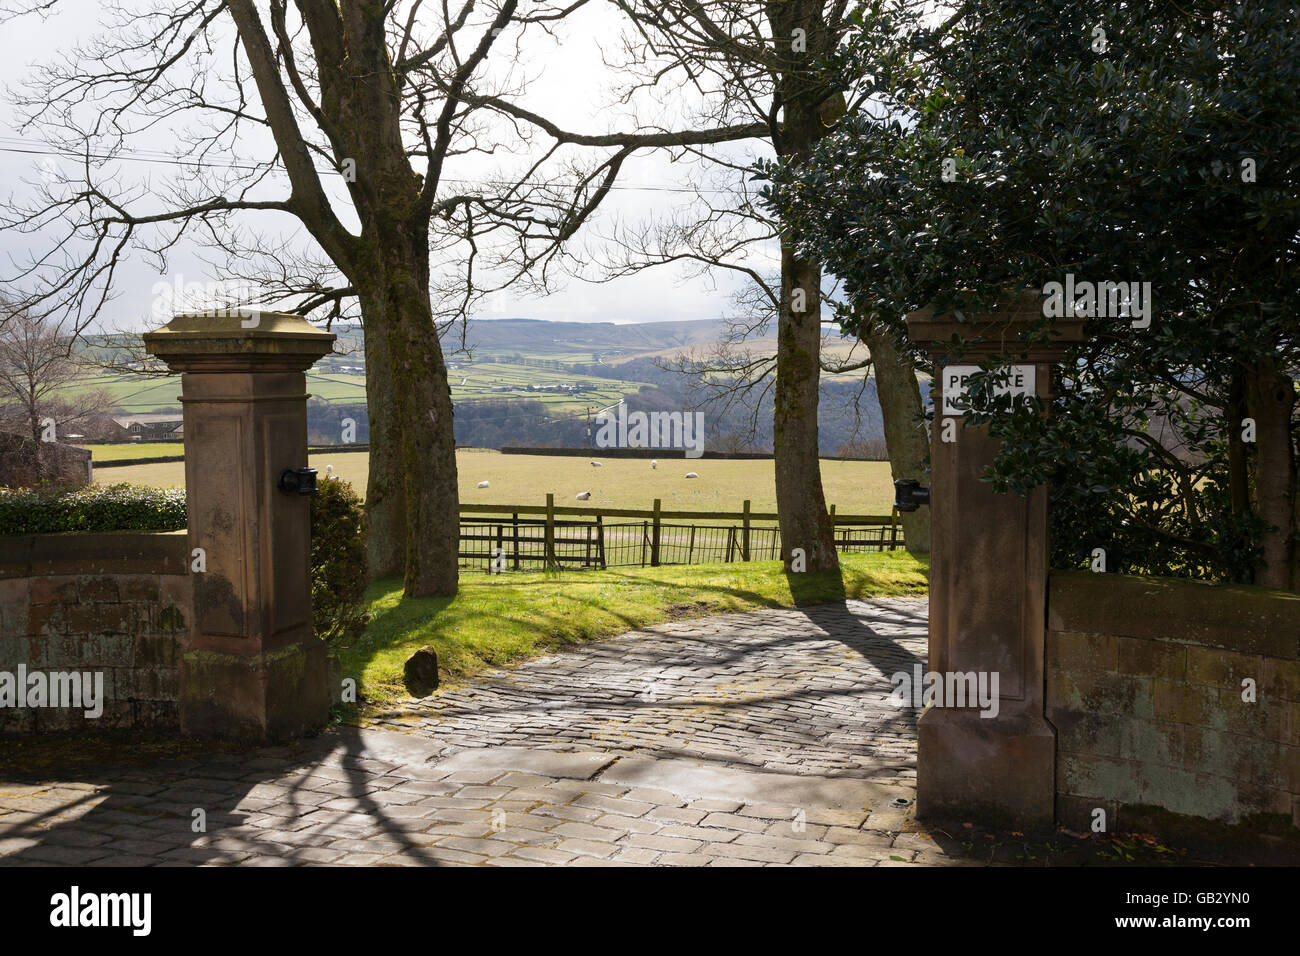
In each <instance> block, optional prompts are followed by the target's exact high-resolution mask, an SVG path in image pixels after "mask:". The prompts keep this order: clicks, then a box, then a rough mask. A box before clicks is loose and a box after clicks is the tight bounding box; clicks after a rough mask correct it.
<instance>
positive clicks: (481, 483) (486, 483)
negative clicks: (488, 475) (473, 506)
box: [478, 481, 491, 488]
mask: <svg viewBox="0 0 1300 956" xmlns="http://www.w3.org/2000/svg"><path fill="white" fill-rule="evenodd" d="M490 484H491V482H487V481H480V482H479V483H478V486H479V487H480V488H487V487H488V486H489V485H490Z"/></svg>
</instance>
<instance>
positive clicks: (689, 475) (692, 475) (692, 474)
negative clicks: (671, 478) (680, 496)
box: [686, 471, 700, 478]
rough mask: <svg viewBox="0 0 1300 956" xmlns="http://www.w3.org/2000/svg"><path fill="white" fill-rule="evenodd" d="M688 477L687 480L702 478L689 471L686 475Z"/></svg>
mask: <svg viewBox="0 0 1300 956" xmlns="http://www.w3.org/2000/svg"><path fill="white" fill-rule="evenodd" d="M686 477H687V478H698V477H700V476H699V475H698V474H697V473H695V472H693V471H688V472H687V473H686Z"/></svg>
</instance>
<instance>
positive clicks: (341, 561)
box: [311, 479, 369, 647]
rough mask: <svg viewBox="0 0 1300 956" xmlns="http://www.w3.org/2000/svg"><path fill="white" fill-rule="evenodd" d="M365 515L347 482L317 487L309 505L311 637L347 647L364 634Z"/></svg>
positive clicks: (327, 481) (321, 484)
mask: <svg viewBox="0 0 1300 956" xmlns="http://www.w3.org/2000/svg"><path fill="white" fill-rule="evenodd" d="M366 582H367V575H366V512H365V505H364V504H363V503H362V501H361V498H360V496H358V495H357V493H356V492H355V491H353V490H352V486H351V485H350V484H348V483H347V482H346V481H339V480H337V479H329V480H326V481H322V482H320V484H319V485H318V486H317V492H316V494H315V495H313V496H312V499H311V600H312V624H313V626H314V628H315V630H316V636H317V637H319V638H320V639H321V640H323V641H325V642H326V643H328V644H331V645H335V646H344V647H346V646H348V645H350V644H351V643H352V642H354V641H355V640H356V639H357V638H359V637H360V636H361V635H362V633H363V632H364V631H365V629H366V623H367V621H368V620H369V614H368V612H367V610H366V603H365V596H366Z"/></svg>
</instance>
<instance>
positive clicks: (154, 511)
mask: <svg viewBox="0 0 1300 956" xmlns="http://www.w3.org/2000/svg"><path fill="white" fill-rule="evenodd" d="M184 528H185V489H184V488H148V487H144V486H142V485H129V484H120V485H88V486H86V487H85V488H79V489H77V490H75V491H68V490H66V489H57V488H49V489H45V488H17V489H8V488H0V534H53V533H57V532H60V531H181V530H183V529H184Z"/></svg>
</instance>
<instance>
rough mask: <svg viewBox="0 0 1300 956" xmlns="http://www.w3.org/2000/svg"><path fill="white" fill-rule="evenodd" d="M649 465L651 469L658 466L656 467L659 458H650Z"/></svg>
mask: <svg viewBox="0 0 1300 956" xmlns="http://www.w3.org/2000/svg"><path fill="white" fill-rule="evenodd" d="M650 467H651V468H652V469H653V468H658V467H659V459H658V458H651V459H650Z"/></svg>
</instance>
